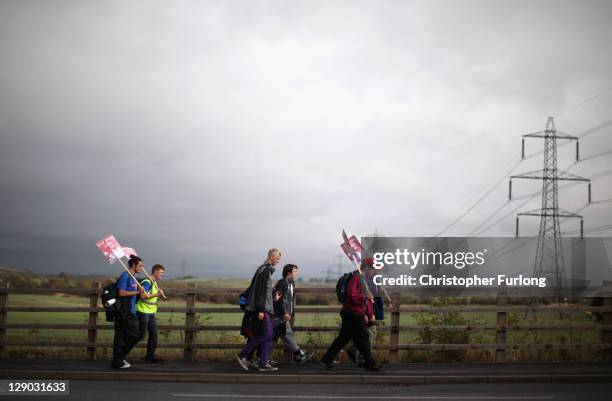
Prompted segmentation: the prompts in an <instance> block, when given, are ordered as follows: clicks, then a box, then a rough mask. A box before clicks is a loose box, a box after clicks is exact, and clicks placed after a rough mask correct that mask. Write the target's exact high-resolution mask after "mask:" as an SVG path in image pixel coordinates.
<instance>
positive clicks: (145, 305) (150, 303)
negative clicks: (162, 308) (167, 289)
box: [136, 278, 159, 313]
mask: <svg viewBox="0 0 612 401" xmlns="http://www.w3.org/2000/svg"><path fill="white" fill-rule="evenodd" d="M145 281H146V282H148V283H151V280H149V279H148V278H146V279H144V280H142V282H141V284H143V283H144V282H145ZM149 292H150V293H151V294H153V295H157V293H158V292H159V290H158V289H157V284H156V283H155V281H154V282H153V283H152V285H151V291H149ZM157 299H158V297H157V296H155V297H153V298H147V299H138V302H137V303H136V312H141V313H156V312H157Z"/></svg>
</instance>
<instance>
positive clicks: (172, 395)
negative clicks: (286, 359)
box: [0, 380, 612, 401]
mask: <svg viewBox="0 0 612 401" xmlns="http://www.w3.org/2000/svg"><path fill="white" fill-rule="evenodd" d="M611 394H612V383H577V384H569V383H568V384H559V383H529V384H520V383H516V384H459V385H453V384H448V385H431V386H423V385H419V386H393V385H342V384H336V385H328V384H325V385H324V384H309V385H289V384H278V385H266V384H228V383H223V384H217V383H159V382H158V383H155V382H103V381H99V382H98V381H79V380H73V381H71V382H70V395H69V396H48V395H47V396H26V395H22V396H6V395H5V396H0V401H2V400H21V401H25V400H43V399H51V400H58V401H60V400H75V401H77V400H78V401H81V400H82V401H109V400H110V401H122V400H134V401H194V400H202V401H215V400H219V401H241V400H244V401H257V400H262V401H263V400H266V401H267V400H278V401H290V400H298V401H321V400H323V401H324V400H338V401H349V400H352V401H360V400H364V401H368V400H372V401H386V400H389V401H402V400H407V401H420V400H423V401H443V400H451V401H471V400H481V401H482V400H490V401H496V400H509V401H511V400H516V401H532V400H533V401H535V400H567V401H570V400H571V401H575V400H580V401H591V400H606V401H609V400H610V399H611V398H612V396H611Z"/></svg>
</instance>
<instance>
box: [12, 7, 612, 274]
mask: <svg viewBox="0 0 612 401" xmlns="http://www.w3.org/2000/svg"><path fill="white" fill-rule="evenodd" d="M611 17H612V6H611V4H610V2H604V1H601V2H595V1H593V2H578V1H568V2H558V1H554V2H526V1H525V2H507V3H505V2H499V1H497V2H490V1H486V2H395V1H387V2H291V3H286V2H256V3H254V2H248V1H247V2H205V3H202V2H133V1H132V2H125V1H120V2H82V1H48V2H17V1H4V2H1V3H0V55H1V57H2V67H1V70H0V132H1V135H2V144H1V146H0V168H1V171H2V175H1V176H0V199H1V202H2V211H1V212H0V239H1V242H0V264H2V265H10V266H15V267H24V268H30V269H34V270H38V271H48V272H58V271H69V272H93V271H96V270H106V271H108V269H109V268H108V267H107V266H106V265H105V264H104V262H103V261H102V259H101V257H100V256H99V255H98V254H97V250H96V249H95V248H94V243H95V240H97V239H98V238H99V237H101V236H103V235H105V234H106V233H109V232H112V233H114V234H116V235H117V237H118V238H119V239H120V240H121V241H122V242H123V243H124V244H125V245H129V246H132V247H134V248H136V249H137V250H138V251H139V252H140V253H141V254H142V255H143V256H144V257H145V259H146V260H147V262H162V263H166V264H168V265H170V266H177V265H178V264H179V262H180V260H187V261H188V263H189V267H188V270H190V271H191V273H194V274H206V275H236V276H238V275H244V274H245V273H246V272H247V271H248V270H251V269H252V267H253V266H254V265H255V264H256V263H258V262H259V261H260V259H262V258H263V256H264V253H265V250H266V249H267V248H269V247H272V246H275V247H279V248H281V249H283V250H284V254H285V255H286V260H288V261H293V262H297V263H298V264H300V265H301V266H302V267H304V268H303V269H302V271H303V273H304V274H305V275H316V274H319V272H320V270H322V269H324V268H325V267H326V266H327V264H328V263H330V262H331V259H332V257H333V255H334V254H335V253H337V252H338V242H339V233H340V231H341V229H342V228H347V229H349V230H350V231H354V232H356V233H357V234H368V233H371V232H372V231H374V229H378V230H379V231H381V232H383V233H385V234H389V235H414V236H418V235H432V234H434V233H436V232H438V231H439V230H440V229H442V228H443V227H444V226H446V225H447V224H448V223H449V222H450V221H451V220H452V219H454V218H455V217H456V216H457V215H458V214H459V213H460V212H461V211H462V210H463V209H465V207H467V206H469V205H470V204H471V202H473V201H475V200H476V199H477V198H478V197H479V196H480V195H481V194H482V193H483V192H484V191H485V190H486V189H487V185H489V183H491V182H492V181H494V180H495V179H496V178H498V177H499V176H500V175H501V174H502V173H503V172H504V169H507V168H506V166H509V165H511V164H512V162H513V161H514V160H518V157H519V152H520V135H521V134H523V133H526V132H530V131H537V130H541V129H543V128H544V125H545V122H546V117H547V116H548V115H557V114H559V118H558V120H557V126H558V128H560V129H562V130H564V131H566V132H569V133H572V134H575V135H579V134H581V133H584V132H587V130H589V129H591V128H592V127H596V126H597V125H598V124H601V123H602V122H605V121H608V120H610V119H611V118H612V115H611V114H610V109H611V108H610V106H611V105H612V93H608V94H607V95H603V96H601V97H600V98H599V99H597V100H596V101H593V102H591V103H589V104H585V105H584V106H583V107H580V108H578V109H575V110H572V111H569V112H567V113H565V114H562V112H563V110H565V109H566V108H569V107H572V106H573V105H575V104H578V103H579V102H581V101H583V100H584V99H587V98H589V96H591V95H593V94H595V93H598V92H599V91H601V90H603V89H605V88H607V87H610V86H612V77H611V76H610V73H609V71H612V56H611V55H610V52H609V49H608V45H607V39H608V38H609V37H612V28H611V27H610V25H609V23H608V22H609V20H610V18H611ZM611 134H612V133H611V132H610V129H609V127H604V128H602V129H600V130H599V132H596V133H594V134H592V135H589V136H588V139H587V138H585V139H584V140H583V144H582V152H583V155H584V156H585V157H586V156H588V155H594V154H597V153H601V152H602V151H603V150H606V149H609V148H611V147H612V140H611V139H610V138H611V136H610V135H611ZM528 146H529V148H530V149H532V150H535V151H537V150H539V149H540V148H541V143H538V142H537V141H533V142H530V143H529V145H528ZM570 148H571V147H566V148H562V150H561V151H560V156H561V158H562V161H561V162H560V165H563V166H567V165H569V164H570V163H571V158H572V152H571V149H570ZM609 162H610V158H609V157H608V156H602V157H598V158H595V159H592V160H589V161H585V162H583V163H580V164H578V165H576V166H574V167H573V169H572V172H575V173H577V174H583V175H585V176H589V175H592V174H595V173H598V172H600V171H604V170H605V169H606V168H607V166H608V165H609ZM509 163H510V164H509ZM540 164H541V159H540V158H532V159H529V160H527V161H525V162H523V163H521V165H520V166H519V167H518V168H517V171H516V172H519V171H529V170H533V169H536V168H540ZM508 168H509V167H508ZM609 182H610V181H609V177H603V178H600V179H598V180H596V181H594V182H593V188H594V196H595V197H596V199H607V198H610V197H612V188H611V187H610V185H609ZM521 185H522V186H518V187H517V189H516V191H517V194H527V193H530V192H533V191H537V190H538V187H537V185H536V186H533V185H530V184H529V183H525V184H521ZM505 191H506V189H505V183H504V185H501V186H500V187H499V188H497V190H496V191H495V192H493V193H492V195H491V196H490V198H488V199H487V201H486V202H484V203H483V204H482V205H481V206H480V207H479V208H478V209H477V210H475V211H474V212H473V213H471V214H469V215H468V216H466V218H465V219H464V220H462V221H461V223H460V224H458V225H457V226H456V227H453V229H452V230H451V231H450V233H455V234H462V235H465V234H466V233H467V232H470V231H472V229H473V228H475V227H476V226H477V225H478V224H479V223H480V222H481V221H482V220H483V219H485V218H486V217H487V216H489V215H490V214H491V213H492V212H493V211H495V210H496V209H497V208H498V207H499V206H500V205H503V204H504V202H505V198H506V192H505ZM581 191H582V192H581ZM583 198H584V188H582V189H580V188H572V189H568V190H567V192H566V194H564V195H563V198H562V206H564V207H565V208H566V209H568V210H575V209H577V208H579V207H581V206H582V205H583V204H584V202H583ZM537 203H538V199H537V198H535V199H534V200H533V201H532V202H531V203H530V204H527V205H525V209H527V208H535V207H537V206H538V205H537ZM512 205H514V203H513V204H512ZM512 205H509V208H508V209H507V210H508V211H509V210H511V207H512ZM582 213H583V214H584V215H585V217H586V224H587V226H588V225H589V221H609V216H610V209H609V205H606V204H602V205H597V206H592V207H589V208H587V209H586V210H584V211H583V212H582ZM502 215H503V213H502V214H500V216H502ZM493 221H494V220H493ZM569 228H573V227H569ZM536 229H537V224H536V223H535V222H534V224H532V225H531V226H530V225H529V223H525V230H526V231H530V232H535V230H536ZM486 234H488V235H512V234H513V218H511V217H510V218H508V219H505V220H504V221H503V222H501V223H500V224H499V225H497V226H495V227H494V228H492V229H491V230H490V231H488V232H487V233H486Z"/></svg>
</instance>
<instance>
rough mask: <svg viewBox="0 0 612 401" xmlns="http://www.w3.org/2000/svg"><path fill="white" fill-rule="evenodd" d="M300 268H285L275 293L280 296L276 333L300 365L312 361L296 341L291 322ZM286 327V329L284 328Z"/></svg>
mask: <svg viewBox="0 0 612 401" xmlns="http://www.w3.org/2000/svg"><path fill="white" fill-rule="evenodd" d="M297 275H298V267H297V266H296V265H293V264H288V265H285V267H283V278H281V279H280V280H278V281H277V282H276V286H275V291H276V293H277V294H278V295H279V296H280V298H278V300H276V301H275V302H274V314H275V316H274V322H273V323H274V331H275V332H276V333H278V336H279V337H280V339H281V340H282V341H283V343H285V345H286V346H287V348H289V349H290V350H291V352H293V360H294V361H295V362H297V363H299V364H300V365H302V364H304V363H306V362H308V361H309V360H311V359H312V355H313V354H312V353H311V352H304V351H303V350H302V349H301V348H300V346H299V345H298V344H297V342H296V341H295V336H294V334H293V328H292V327H291V320H292V319H293V313H294V311H295V279H296V278H297ZM283 326H284V327H283Z"/></svg>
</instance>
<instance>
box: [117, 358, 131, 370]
mask: <svg viewBox="0 0 612 401" xmlns="http://www.w3.org/2000/svg"><path fill="white" fill-rule="evenodd" d="M130 366H132V365H130V363H129V362H128V361H126V360H125V359H124V360H123V365H121V366H119V369H127V368H129V367H130Z"/></svg>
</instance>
